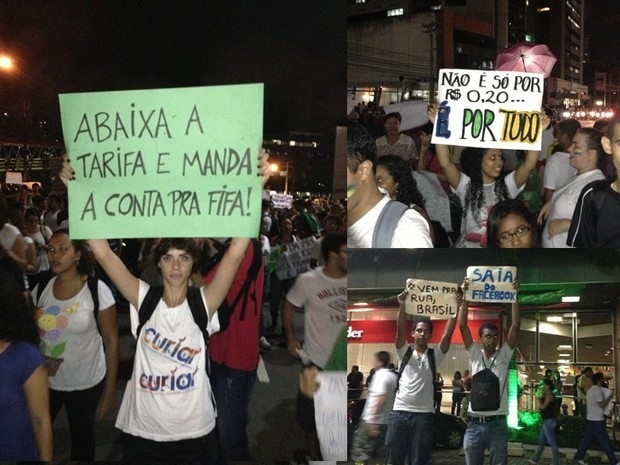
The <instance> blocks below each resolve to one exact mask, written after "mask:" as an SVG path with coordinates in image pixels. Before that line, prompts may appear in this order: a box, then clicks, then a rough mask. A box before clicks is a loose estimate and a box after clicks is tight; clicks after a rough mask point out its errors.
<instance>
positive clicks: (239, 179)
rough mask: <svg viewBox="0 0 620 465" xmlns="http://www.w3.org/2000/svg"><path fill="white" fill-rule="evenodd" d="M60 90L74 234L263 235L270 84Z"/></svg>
mask: <svg viewBox="0 0 620 465" xmlns="http://www.w3.org/2000/svg"><path fill="white" fill-rule="evenodd" d="M59 98H60V110H61V117H62V128H63V134H64V140H65V144H66V147H67V152H68V154H69V157H70V159H71V165H72V167H73V169H74V170H75V178H76V179H75V181H72V182H71V183H69V218H70V223H71V236H72V237H73V238H75V239H86V238H114V237H126V238H134V237H138V238H148V237H230V236H235V237H241V236H245V237H255V236H256V235H257V234H258V230H259V225H260V219H261V215H260V211H261V195H262V192H261V182H260V177H259V176H257V174H258V154H259V151H260V147H261V145H262V128H263V85H262V84H245V85H235V86H214V87H193V88H182V89H152V90H136V91H118V92H97V93H77V94H62V95H60V97H59Z"/></svg>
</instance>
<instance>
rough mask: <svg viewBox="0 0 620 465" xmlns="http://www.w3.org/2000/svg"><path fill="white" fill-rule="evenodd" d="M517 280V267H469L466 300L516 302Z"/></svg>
mask: <svg viewBox="0 0 620 465" xmlns="http://www.w3.org/2000/svg"><path fill="white" fill-rule="evenodd" d="M516 278H517V268H516V267H515V266H500V267H489V266H469V267H467V279H468V280H469V287H468V289H467V293H466V295H465V298H466V299H467V300H468V301H470V302H500V303H510V302H516V301H517V291H516V290H515V288H514V286H513V282H514V280H515V279H516Z"/></svg>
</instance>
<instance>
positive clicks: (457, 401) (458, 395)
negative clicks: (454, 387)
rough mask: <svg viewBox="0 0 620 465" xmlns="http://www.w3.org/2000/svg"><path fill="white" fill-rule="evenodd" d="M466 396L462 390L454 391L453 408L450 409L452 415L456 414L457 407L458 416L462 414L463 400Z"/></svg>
mask: <svg viewBox="0 0 620 465" xmlns="http://www.w3.org/2000/svg"><path fill="white" fill-rule="evenodd" d="M463 397H465V394H463V393H462V392H453V393H452V409H451V411H450V413H451V415H454V410H455V409H456V416H457V417H460V416H461V402H462V400H463Z"/></svg>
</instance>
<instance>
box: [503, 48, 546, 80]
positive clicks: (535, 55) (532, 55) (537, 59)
mask: <svg viewBox="0 0 620 465" xmlns="http://www.w3.org/2000/svg"><path fill="white" fill-rule="evenodd" d="M556 61H558V59H557V58H556V57H555V55H554V54H553V52H552V51H551V50H549V47H547V46H546V45H545V44H531V43H528V42H521V43H518V44H515V45H513V46H512V47H510V48H507V49H506V50H504V51H503V52H501V53H500V54H499V55H497V59H496V60H495V69H496V70H498V71H522V72H525V73H543V74H544V75H545V77H549V75H550V74H551V70H552V69H553V66H554V65H555V62H556Z"/></svg>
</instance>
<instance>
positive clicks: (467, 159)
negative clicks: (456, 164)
mask: <svg viewBox="0 0 620 465" xmlns="http://www.w3.org/2000/svg"><path fill="white" fill-rule="evenodd" d="M484 152H485V151H484V149H481V148H474V147H467V148H466V149H464V150H463V152H462V153H461V171H462V172H463V173H465V174H466V175H467V176H469V178H470V181H469V184H468V185H467V191H466V192H465V206H464V208H463V216H465V215H466V214H467V210H471V212H472V213H473V215H474V219H476V220H478V219H479V217H480V210H482V208H483V207H484V190H483V182H482V157H483V156H484ZM505 176H506V174H505V173H501V174H500V175H499V176H498V177H497V178H496V179H495V185H494V186H493V192H495V195H496V196H497V198H498V200H504V199H507V198H509V197H508V188H507V187H506V182H505V181H504V177H505Z"/></svg>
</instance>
